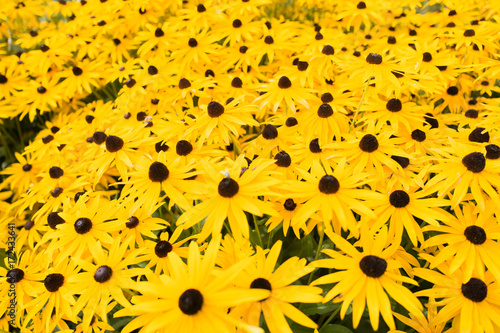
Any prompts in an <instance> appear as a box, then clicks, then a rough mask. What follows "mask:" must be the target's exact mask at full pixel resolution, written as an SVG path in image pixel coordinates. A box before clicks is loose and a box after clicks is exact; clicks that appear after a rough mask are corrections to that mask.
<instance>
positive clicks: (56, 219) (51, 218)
mask: <svg viewBox="0 0 500 333" xmlns="http://www.w3.org/2000/svg"><path fill="white" fill-rule="evenodd" d="M64 222H66V221H65V220H64V219H63V218H62V217H60V216H59V214H58V213H57V212H52V213H50V214H49V215H48V216H47V223H48V225H49V227H50V228H51V229H54V230H56V229H57V228H56V227H57V225H58V224H63V223H64Z"/></svg>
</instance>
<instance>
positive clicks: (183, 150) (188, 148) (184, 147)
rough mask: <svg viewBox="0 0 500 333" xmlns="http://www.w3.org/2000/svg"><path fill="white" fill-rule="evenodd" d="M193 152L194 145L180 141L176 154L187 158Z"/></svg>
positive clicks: (176, 146) (176, 147)
mask: <svg viewBox="0 0 500 333" xmlns="http://www.w3.org/2000/svg"><path fill="white" fill-rule="evenodd" d="M192 151H193V145H192V144H191V143H190V142H189V141H186V140H180V141H179V142H177V144H176V145H175V152H176V153H177V155H179V156H187V155H189V154H190V153H191V152H192Z"/></svg>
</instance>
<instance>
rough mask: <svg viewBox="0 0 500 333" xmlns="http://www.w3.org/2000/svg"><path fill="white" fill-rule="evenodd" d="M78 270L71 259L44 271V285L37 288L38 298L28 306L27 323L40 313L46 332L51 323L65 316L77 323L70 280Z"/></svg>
mask: <svg viewBox="0 0 500 333" xmlns="http://www.w3.org/2000/svg"><path fill="white" fill-rule="evenodd" d="M78 270H79V269H78V268H77V267H76V265H75V264H74V263H73V262H71V261H70V260H69V259H65V260H62V261H61V262H60V263H59V264H57V265H55V266H54V267H51V268H49V269H48V270H44V271H45V272H46V274H47V275H46V276H45V278H44V279H43V285H42V284H40V285H38V286H37V287H38V288H37V294H38V297H36V298H34V299H33V300H32V301H31V302H29V303H28V304H26V308H27V310H28V311H27V312H28V313H27V315H26V317H25V318H24V320H25V322H29V321H30V319H31V318H33V316H34V315H35V314H37V313H39V312H41V315H42V323H45V331H47V332H48V331H49V325H50V324H51V322H54V321H59V319H60V318H62V317H63V316H64V317H65V319H69V320H71V321H73V322H76V321H77V319H76V317H75V315H74V314H73V311H72V308H71V307H72V306H73V305H74V304H75V298H74V297H73V295H72V293H71V289H72V287H73V286H72V285H71V283H68V282H67V281H68V279H69V278H71V277H74V276H75V275H76V274H77V273H78Z"/></svg>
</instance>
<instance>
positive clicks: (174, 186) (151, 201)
mask: <svg viewBox="0 0 500 333" xmlns="http://www.w3.org/2000/svg"><path fill="white" fill-rule="evenodd" d="M135 167H136V169H137V171H133V172H131V173H130V179H129V180H128V181H127V182H125V187H124V188H123V190H122V194H121V195H122V198H125V201H124V203H129V202H133V203H134V204H133V206H131V209H132V210H135V209H137V208H138V207H141V206H143V207H144V209H145V211H146V212H147V213H148V214H152V213H153V208H154V207H155V206H156V205H157V204H158V203H159V202H161V201H162V200H163V199H165V198H166V197H168V198H170V206H172V205H173V204H174V203H175V204H177V205H179V206H180V207H181V208H183V209H187V208H188V207H189V206H190V205H189V203H188V202H187V200H186V198H185V197H184V195H183V192H185V190H191V191H193V186H192V185H190V183H189V182H187V181H186V180H185V179H186V178H188V177H191V176H192V172H191V170H192V166H190V165H180V163H179V162H178V161H177V162H176V163H168V162H167V161H166V157H165V155H163V154H158V155H157V156H156V158H151V157H142V158H141V159H139V160H138V162H137V165H136V166H135ZM191 191H190V192H191ZM162 193H164V194H162Z"/></svg>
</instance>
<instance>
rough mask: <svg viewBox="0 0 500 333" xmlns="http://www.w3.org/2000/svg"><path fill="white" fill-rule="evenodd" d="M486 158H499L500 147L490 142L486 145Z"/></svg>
mask: <svg viewBox="0 0 500 333" xmlns="http://www.w3.org/2000/svg"><path fill="white" fill-rule="evenodd" d="M485 148H486V158H487V159H489V160H497V159H499V158H500V147H498V146H497V145H494V144H491V145H487V146H486V147H485Z"/></svg>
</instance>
